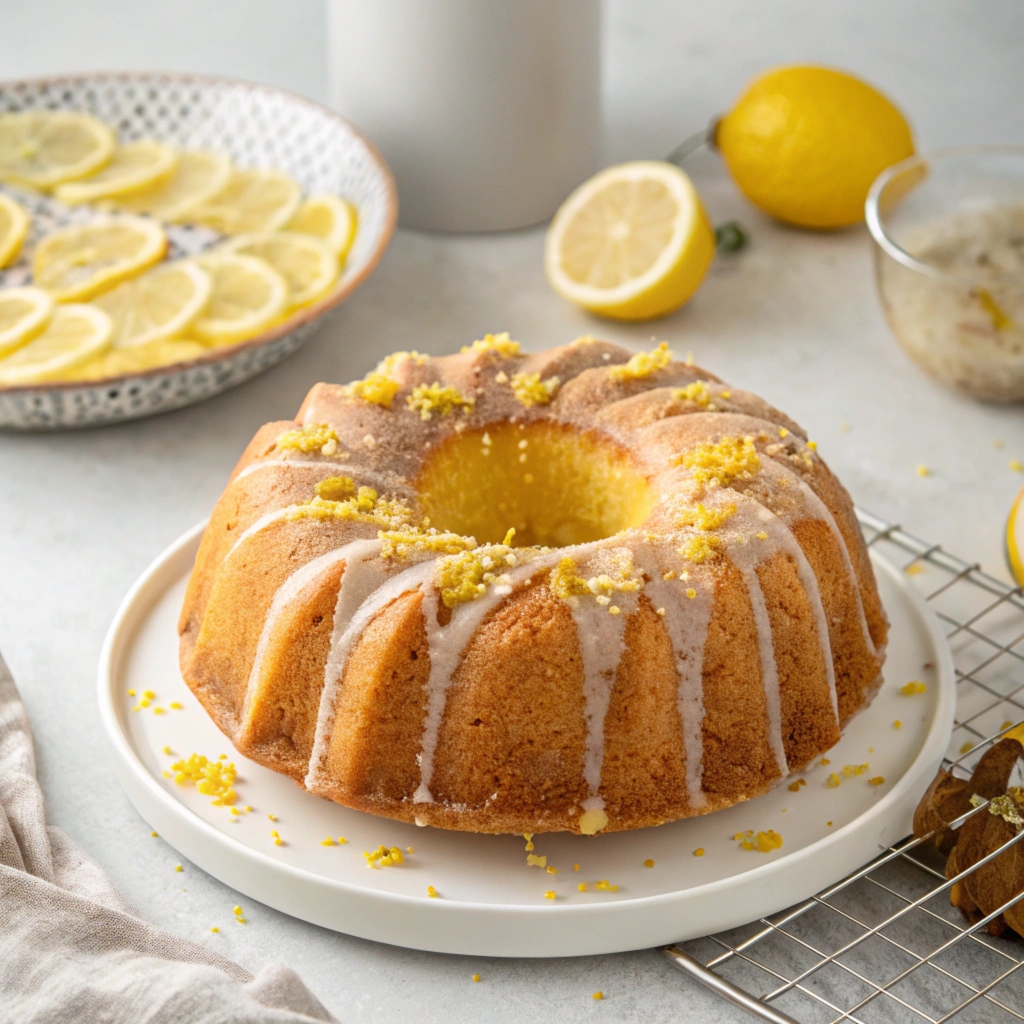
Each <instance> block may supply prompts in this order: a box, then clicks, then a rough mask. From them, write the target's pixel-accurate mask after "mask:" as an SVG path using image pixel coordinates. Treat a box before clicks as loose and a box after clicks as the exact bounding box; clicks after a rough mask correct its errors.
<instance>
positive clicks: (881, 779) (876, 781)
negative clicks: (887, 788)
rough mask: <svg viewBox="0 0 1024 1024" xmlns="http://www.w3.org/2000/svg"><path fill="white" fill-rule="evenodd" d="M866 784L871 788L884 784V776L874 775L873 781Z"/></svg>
mask: <svg viewBox="0 0 1024 1024" xmlns="http://www.w3.org/2000/svg"><path fill="white" fill-rule="evenodd" d="M868 782H869V783H870V784H871V785H872V786H881V785H882V784H883V783H884V782H885V776H884V775H876V776H875V777H874V778H873V779H868Z"/></svg>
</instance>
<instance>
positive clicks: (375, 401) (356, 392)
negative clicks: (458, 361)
mask: <svg viewBox="0 0 1024 1024" xmlns="http://www.w3.org/2000/svg"><path fill="white" fill-rule="evenodd" d="M406 359H411V360H412V361H413V362H415V363H416V364H417V365H422V364H423V363H425V362H426V361H427V356H423V355H420V353H419V352H392V353H391V355H389V356H385V358H384V359H382V360H381V361H380V362H379V363H378V364H377V367H376V369H374V370H371V371H370V372H369V373H368V374H367V375H366V376H365V377H364V378H363V379H362V380H355V381H353V382H352V383H351V384H349V385H348V386H347V387H346V388H345V394H347V395H348V396H349V397H350V398H360V399H362V400H363V401H364V402H370V403H371V404H372V405H379V406H381V407H383V408H385V409H387V408H390V406H391V402H392V400H393V399H394V397H395V395H396V394H397V393H398V389H399V387H400V386H401V385H400V384H399V383H398V381H397V380H395V371H396V369H397V368H398V364H399V363H401V362H404V361H405V360H406Z"/></svg>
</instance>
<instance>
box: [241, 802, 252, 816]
mask: <svg viewBox="0 0 1024 1024" xmlns="http://www.w3.org/2000/svg"><path fill="white" fill-rule="evenodd" d="M242 810H244V811H245V813H246V814H248V813H249V812H250V811H251V810H252V808H251V807H250V806H249V805H248V804H246V805H245V807H243V808H242Z"/></svg>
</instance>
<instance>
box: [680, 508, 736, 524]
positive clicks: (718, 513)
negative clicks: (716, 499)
mask: <svg viewBox="0 0 1024 1024" xmlns="http://www.w3.org/2000/svg"><path fill="white" fill-rule="evenodd" d="M735 514H736V506H735V505H732V504H730V505H723V506H722V507H721V508H707V507H705V506H704V505H702V504H700V503H699V502H698V503H697V504H696V505H689V506H687V507H686V508H684V509H683V510H682V511H681V512H680V513H679V519H678V522H679V525H680V526H695V527H696V528H697V529H698V530H717V529H718V528H719V527H720V526H721V525H722V523H724V522H725V521H726V519H728V518H729V517H730V516H734V515H735Z"/></svg>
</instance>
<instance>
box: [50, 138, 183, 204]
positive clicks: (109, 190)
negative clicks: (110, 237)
mask: <svg viewBox="0 0 1024 1024" xmlns="http://www.w3.org/2000/svg"><path fill="white" fill-rule="evenodd" d="M177 163H178V154H177V153H176V152H175V151H174V148H173V147H171V146H165V145H164V144H163V143H162V142H154V141H153V140H152V139H140V140H139V141H138V142H129V143H128V144H127V145H125V146H118V147H117V149H115V150H114V154H113V156H111V158H110V160H108V161H107V163H105V164H104V165H103V166H102V167H101V168H100V169H99V170H98V171H93V172H92V174H88V175H86V176H85V177H84V178H79V179H78V180H76V181H68V182H65V183H64V184H63V185H58V186H57V187H56V188H55V189H54V190H53V194H54V195H55V196H56V197H57V198H58V199H59V200H60V201H61V202H62V203H95V202H96V201H97V200H98V199H109V198H110V197H111V196H120V195H124V194H125V193H131V192H136V191H138V190H139V189H144V188H151V187H153V186H154V185H160V184H162V183H163V182H165V181H167V180H168V178H170V176H171V175H172V174H173V173H174V168H175V166H176V165H177Z"/></svg>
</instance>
